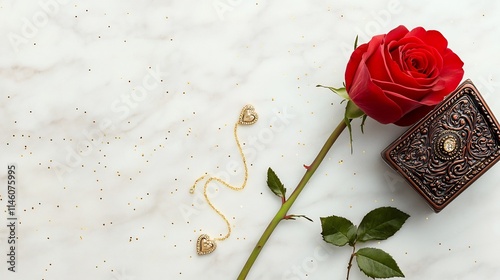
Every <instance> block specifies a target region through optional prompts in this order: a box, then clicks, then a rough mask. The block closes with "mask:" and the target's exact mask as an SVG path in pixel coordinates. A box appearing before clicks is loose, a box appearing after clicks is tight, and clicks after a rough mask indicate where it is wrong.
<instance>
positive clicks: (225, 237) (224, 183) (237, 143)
mask: <svg viewBox="0 0 500 280" xmlns="http://www.w3.org/2000/svg"><path fill="white" fill-rule="evenodd" d="M238 124H239V123H238V122H237V123H235V124H234V129H233V134H234V139H235V140H236V145H237V146H238V151H239V152H240V156H241V159H242V160H243V167H244V169H245V177H244V179H243V184H242V185H241V186H240V187H235V186H232V185H230V184H229V183H227V182H226V181H224V180H222V179H220V178H218V177H214V176H209V175H208V174H206V173H205V175H203V176H201V177H200V178H198V179H196V181H194V184H193V186H192V187H191V188H190V190H189V192H190V193H192V194H193V193H194V191H195V188H196V185H197V184H198V183H199V182H200V181H202V180H204V179H205V178H207V177H208V179H207V180H206V181H205V184H204V185H203V196H204V197H205V200H206V201H207V203H208V205H209V206H210V207H211V208H212V209H213V210H214V211H215V212H216V213H217V214H218V215H219V216H220V217H221V218H222V219H223V220H224V222H225V223H226V226H227V233H226V235H224V236H222V237H218V238H214V240H217V241H222V240H225V239H227V238H229V236H230V235H231V224H230V223H229V220H228V219H227V218H226V216H225V215H224V214H223V213H222V212H221V211H220V210H219V209H217V208H216V207H215V206H214V205H213V203H212V202H211V201H210V199H209V198H208V195H207V188H208V185H209V184H210V182H212V181H216V182H219V183H221V184H222V185H224V186H226V187H227V188H229V189H231V190H234V191H241V190H243V189H244V188H245V186H246V184H247V180H248V167H247V160H246V158H245V154H244V153H243V149H242V148H241V144H240V140H239V139H238ZM221 235H222V234H221Z"/></svg>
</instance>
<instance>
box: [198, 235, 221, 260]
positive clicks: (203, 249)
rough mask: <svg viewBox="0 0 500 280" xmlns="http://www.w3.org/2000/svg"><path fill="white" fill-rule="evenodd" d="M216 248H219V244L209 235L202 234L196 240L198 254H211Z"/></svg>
mask: <svg viewBox="0 0 500 280" xmlns="http://www.w3.org/2000/svg"><path fill="white" fill-rule="evenodd" d="M215 248H217V244H216V243H215V241H214V240H212V239H210V237H209V236H208V235H206V234H202V235H200V237H198V241H197V242H196V253H198V255H206V254H210V253H212V252H213V251H215Z"/></svg>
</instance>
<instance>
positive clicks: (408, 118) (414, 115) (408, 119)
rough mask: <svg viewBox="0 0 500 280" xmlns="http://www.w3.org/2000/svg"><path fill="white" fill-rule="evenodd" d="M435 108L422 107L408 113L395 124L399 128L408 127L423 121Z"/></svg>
mask: <svg viewBox="0 0 500 280" xmlns="http://www.w3.org/2000/svg"><path fill="white" fill-rule="evenodd" d="M434 107H435V105H434V106H420V107H418V108H417V109H415V110H413V111H411V112H408V113H406V114H405V115H404V116H403V117H402V118H401V119H399V120H398V121H396V122H395V123H394V124H395V125H399V126H408V125H412V124H414V123H416V122H417V121H419V120H420V119H422V118H423V117H424V116H425V115H427V114H428V113H429V112H430V111H432V109H433V108H434Z"/></svg>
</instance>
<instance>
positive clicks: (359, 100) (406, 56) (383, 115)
mask: <svg viewBox="0 0 500 280" xmlns="http://www.w3.org/2000/svg"><path fill="white" fill-rule="evenodd" d="M447 45H448V42H447V41H446V39H445V38H444V37H443V35H442V34H441V33H440V32H438V31H436V30H428V31H426V30H425V29H424V28H422V27H417V28H415V29H413V30H412V31H408V29H407V28H406V27H404V26H399V27H397V28H395V29H393V30H392V31H390V32H389V33H387V34H385V35H378V36H375V37H373V38H372V39H371V40H370V41H369V42H368V43H367V44H363V45H360V46H359V47H358V48H356V50H354V52H353V53H352V55H351V58H350V60H349V62H348V63H347V69H346V72H345V82H346V90H347V93H348V94H349V97H350V99H351V100H352V101H353V102H354V104H356V105H357V106H358V107H359V108H360V109H361V110H362V111H363V112H364V113H365V114H366V115H368V116H369V117H371V118H373V119H375V120H377V121H379V122H381V123H384V124H387V123H394V124H397V125H402V126H405V125H411V124H413V123H415V122H416V121H418V120H419V119H421V118H422V117H423V116H424V115H425V114H427V113H428V112H429V111H430V110H432V108H434V106H435V105H437V104H438V103H439V102H441V101H442V100H443V98H444V97H445V96H446V95H447V94H449V93H450V92H452V91H453V90H454V89H455V88H456V87H457V86H458V84H459V83H460V81H461V80H462V77H463V75H464V70H463V69H462V66H463V64H464V63H463V62H462V60H460V58H459V57H458V56H457V55H456V54H455V53H454V52H452V51H451V50H450V49H448V48H447Z"/></svg>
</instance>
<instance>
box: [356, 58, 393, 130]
mask: <svg viewBox="0 0 500 280" xmlns="http://www.w3.org/2000/svg"><path fill="white" fill-rule="evenodd" d="M354 81H355V83H354V84H352V86H351V88H350V90H348V94H349V97H350V98H351V100H352V101H353V102H354V103H355V104H356V105H357V106H358V107H359V108H360V109H361V110H362V111H363V112H365V114H366V115H368V116H369V117H371V118H373V119H375V120H376V121H378V122H380V123H383V124H387V123H393V122H395V121H397V120H398V119H400V118H401V115H402V111H401V109H400V107H399V106H398V104H396V103H395V102H394V101H392V100H391V99H389V98H387V96H386V95H385V94H384V93H383V92H382V90H381V89H380V88H379V87H378V86H376V85H375V84H374V83H373V82H372V81H371V79H370V72H369V71H368V69H367V68H366V65H364V64H361V65H360V66H359V67H358V69H357V71H356V74H355V76H354Z"/></svg>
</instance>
